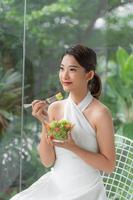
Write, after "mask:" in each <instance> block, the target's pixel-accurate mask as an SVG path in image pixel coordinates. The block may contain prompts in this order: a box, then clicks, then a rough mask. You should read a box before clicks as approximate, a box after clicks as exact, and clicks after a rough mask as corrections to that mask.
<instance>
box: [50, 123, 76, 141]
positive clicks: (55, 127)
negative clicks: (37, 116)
mask: <svg viewBox="0 0 133 200" xmlns="http://www.w3.org/2000/svg"><path fill="white" fill-rule="evenodd" d="M72 127H73V125H72V123H71V122H69V121H68V120H65V119H63V120H60V121H55V120H54V121H52V122H51V123H49V124H46V128H47V132H48V135H49V136H50V138H51V139H56V140H66V139H67V138H68V134H69V132H70V131H71V129H72Z"/></svg>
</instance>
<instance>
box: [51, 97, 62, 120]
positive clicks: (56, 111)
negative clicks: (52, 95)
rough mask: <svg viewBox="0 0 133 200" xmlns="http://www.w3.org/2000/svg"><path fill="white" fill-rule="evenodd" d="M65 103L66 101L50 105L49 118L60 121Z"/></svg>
mask: <svg viewBox="0 0 133 200" xmlns="http://www.w3.org/2000/svg"><path fill="white" fill-rule="evenodd" d="M65 102H66V99H64V100H60V101H55V102H53V103H52V104H50V105H49V107H48V114H49V117H50V118H52V119H55V120H59V119H61V118H62V116H63V111H64V104H65Z"/></svg>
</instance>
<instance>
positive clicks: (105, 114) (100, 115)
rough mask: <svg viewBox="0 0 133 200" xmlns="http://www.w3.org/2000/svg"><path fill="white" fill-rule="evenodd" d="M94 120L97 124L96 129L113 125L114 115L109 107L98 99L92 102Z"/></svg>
mask: <svg viewBox="0 0 133 200" xmlns="http://www.w3.org/2000/svg"><path fill="white" fill-rule="evenodd" d="M91 109H92V112H91V113H92V118H93V122H94V124H95V127H97V126H99V125H100V126H101V125H102V124H106V123H107V124H109V123H110V124H112V123H113V122H112V114H111V111H110V110H109V108H108V107H107V106H105V105H104V104H103V103H102V102H100V101H99V100H97V99H94V100H93V102H92V106H91Z"/></svg>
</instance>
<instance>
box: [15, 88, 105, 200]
mask: <svg viewBox="0 0 133 200" xmlns="http://www.w3.org/2000/svg"><path fill="white" fill-rule="evenodd" d="M92 99H93V97H92V95H91V94H90V92H88V94H87V95H86V97H85V98H84V99H83V100H82V101H81V102H80V103H79V104H78V105H76V104H75V103H74V102H73V100H72V99H71V97H70V96H69V97H68V98H67V99H66V104H65V110H64V119H67V120H69V121H71V122H72V123H73V124H75V126H74V128H73V130H72V137H73V139H74V141H75V143H76V144H77V145H79V147H81V148H83V149H86V150H88V151H91V152H98V144H97V140H96V133H95V130H94V129H93V128H92V126H91V125H90V124H89V122H88V121H87V119H86V118H85V116H84V114H83V111H84V110H85V109H86V108H87V106H89V104H90V103H91V101H92ZM55 151H56V162H55V165H54V167H53V168H52V169H51V171H50V172H48V173H47V174H45V175H43V176H42V177H41V178H40V179H39V180H38V181H36V182H35V183H34V184H33V185H31V186H30V187H29V188H28V189H26V190H24V191H23V192H20V193H18V194H17V195H15V196H14V197H13V198H11V200H106V194H105V188H104V186H103V182H102V178H101V175H100V172H99V170H97V169H95V168H93V167H92V166H90V165H88V164H86V163H85V162H84V161H83V160H82V159H81V158H80V157H78V156H77V155H76V154H74V153H73V152H72V151H69V150H67V149H64V148H61V147H55Z"/></svg>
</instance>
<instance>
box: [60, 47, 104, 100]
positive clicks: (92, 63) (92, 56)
mask: <svg viewBox="0 0 133 200" xmlns="http://www.w3.org/2000/svg"><path fill="white" fill-rule="evenodd" d="M67 54H68V55H72V56H74V58H75V59H76V60H77V62H78V63H79V64H80V65H81V66H82V67H83V68H84V69H85V71H86V72H89V71H91V70H93V71H94V72H95V70H96V65H97V57H96V53H95V51H94V50H92V49H90V48H88V47H86V46H83V45H81V44H77V45H74V46H72V47H69V48H68V49H66V51H65V53H64V55H63V56H65V55H67ZM88 88H89V90H90V92H91V94H92V95H93V96H94V97H95V98H97V99H98V98H99V96H100V94H101V89H102V84H101V80H100V77H99V76H98V75H97V74H96V73H95V74H94V77H93V79H92V80H90V81H89V82H88Z"/></svg>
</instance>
